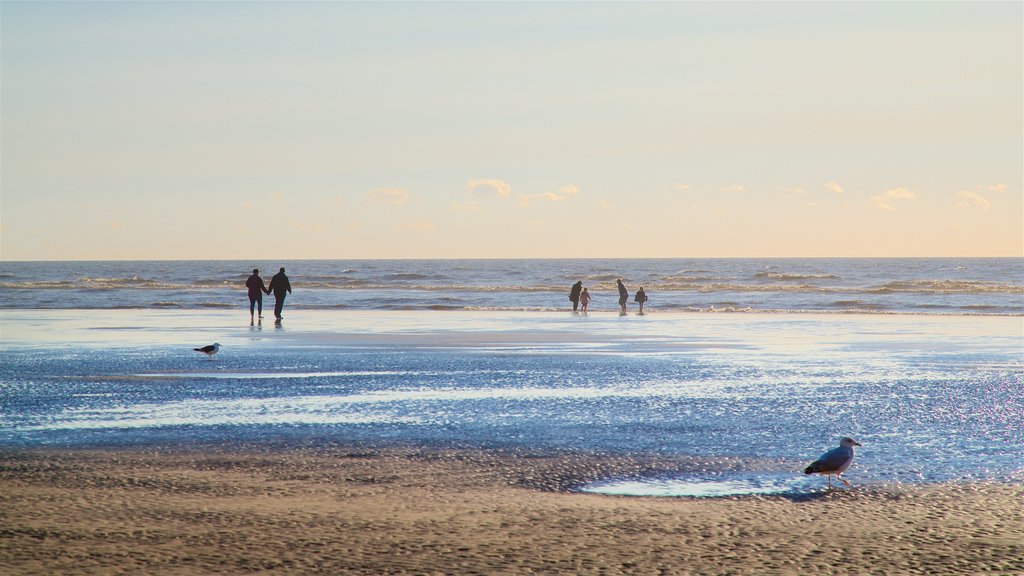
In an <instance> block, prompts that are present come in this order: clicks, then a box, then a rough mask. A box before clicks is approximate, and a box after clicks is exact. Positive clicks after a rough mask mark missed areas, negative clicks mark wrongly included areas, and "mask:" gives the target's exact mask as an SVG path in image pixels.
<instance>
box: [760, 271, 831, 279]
mask: <svg viewBox="0 0 1024 576" xmlns="http://www.w3.org/2000/svg"><path fill="white" fill-rule="evenodd" d="M754 278H763V279H767V280H787V281H793V280H834V279H836V278H838V276H836V275H835V274H792V273H786V272H758V273H757V274H754Z"/></svg>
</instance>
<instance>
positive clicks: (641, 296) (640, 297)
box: [633, 286, 647, 316]
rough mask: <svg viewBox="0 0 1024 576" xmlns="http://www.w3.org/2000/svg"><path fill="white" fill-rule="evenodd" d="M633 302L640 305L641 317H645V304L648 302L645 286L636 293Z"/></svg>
mask: <svg viewBox="0 0 1024 576" xmlns="http://www.w3.org/2000/svg"><path fill="white" fill-rule="evenodd" d="M633 300H634V301H636V302H638V303H639V304H640V315H641V316H643V315H644V302H647V293H646V292H644V287H643V286H641V287H640V289H639V290H637V291H636V296H634V297H633Z"/></svg>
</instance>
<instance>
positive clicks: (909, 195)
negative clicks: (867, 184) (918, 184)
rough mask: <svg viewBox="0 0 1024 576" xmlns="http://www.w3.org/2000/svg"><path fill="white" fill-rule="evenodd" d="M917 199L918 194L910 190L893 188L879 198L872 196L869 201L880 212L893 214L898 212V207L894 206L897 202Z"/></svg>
mask: <svg viewBox="0 0 1024 576" xmlns="http://www.w3.org/2000/svg"><path fill="white" fill-rule="evenodd" d="M916 198H917V192H914V191H913V190H911V189H909V188H906V187H903V188H892V189H890V190H886V191H885V192H884V193H882V194H879V195H878V196H872V197H871V198H869V199H868V203H869V204H870V205H872V206H874V207H875V208H878V209H880V210H887V211H889V212H892V211H895V210H896V205H895V204H894V202H895V201H896V200H914V199H916Z"/></svg>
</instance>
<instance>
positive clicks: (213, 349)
mask: <svg viewBox="0 0 1024 576" xmlns="http://www.w3.org/2000/svg"><path fill="white" fill-rule="evenodd" d="M193 350H195V351H196V352H202V353H203V354H206V355H207V356H213V355H214V354H216V353H217V352H220V344H219V343H217V342H214V343H213V344H210V345H209V346H203V347H202V348H193Z"/></svg>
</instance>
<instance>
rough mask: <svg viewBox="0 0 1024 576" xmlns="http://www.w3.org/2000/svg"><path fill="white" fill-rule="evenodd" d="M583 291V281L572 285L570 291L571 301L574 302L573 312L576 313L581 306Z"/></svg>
mask: <svg viewBox="0 0 1024 576" xmlns="http://www.w3.org/2000/svg"><path fill="white" fill-rule="evenodd" d="M581 290H583V280H580V281H579V282H577V283H575V284H573V285H572V290H570V291H569V300H572V311H573V312H575V311H576V308H577V307H579V305H580V291H581Z"/></svg>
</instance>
